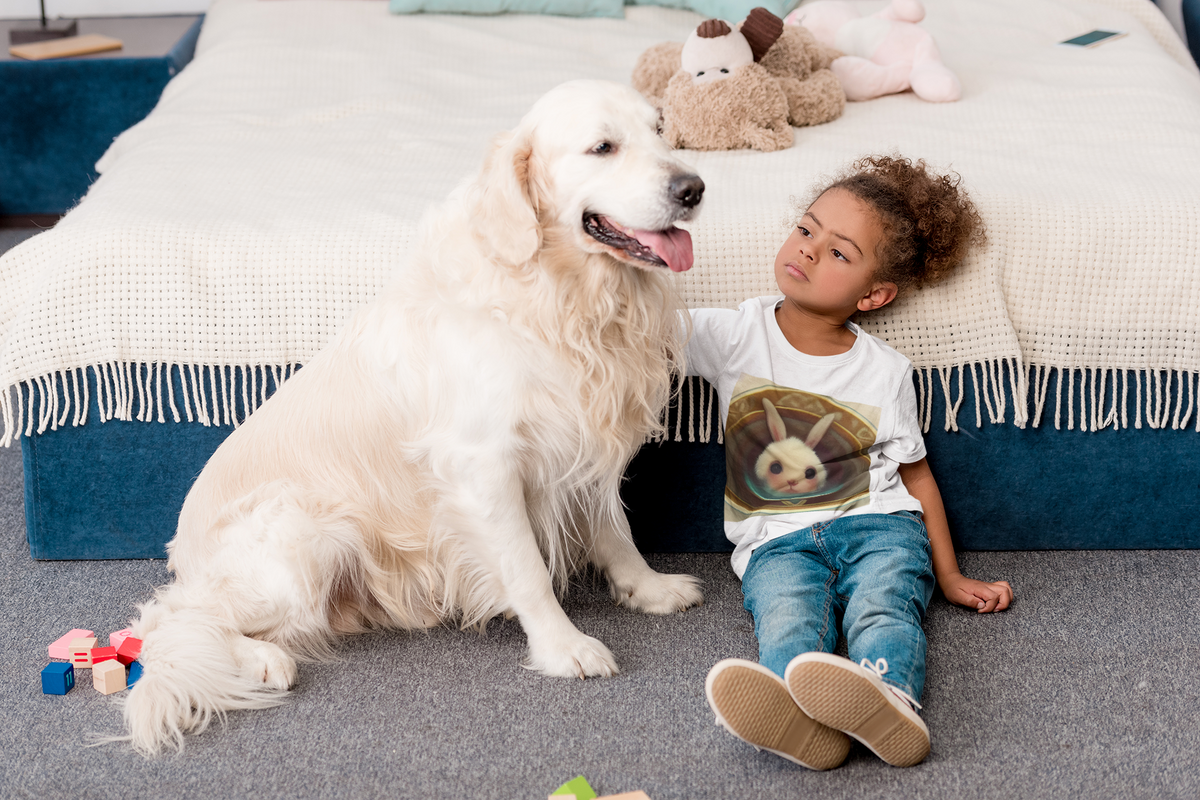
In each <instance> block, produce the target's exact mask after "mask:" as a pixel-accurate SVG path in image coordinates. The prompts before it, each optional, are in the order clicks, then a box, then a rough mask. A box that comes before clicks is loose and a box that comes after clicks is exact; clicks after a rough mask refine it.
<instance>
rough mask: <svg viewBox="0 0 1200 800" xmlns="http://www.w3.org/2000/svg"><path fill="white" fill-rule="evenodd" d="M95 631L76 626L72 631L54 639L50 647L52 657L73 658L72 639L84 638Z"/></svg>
mask: <svg viewBox="0 0 1200 800" xmlns="http://www.w3.org/2000/svg"><path fill="white" fill-rule="evenodd" d="M93 633H94V631H85V630H84V629H83V628H75V629H74V630H72V631H71V632H70V633H65V634H63V635H62V636H60V637H58V638H57V639H55V640H54V643H53V644H51V645H50V647H49V648H48V649H49V651H50V657H51V658H63V659H66V660H68V661H70V660H71V640H72V639H84V638H87V637H88V636H91V635H92V634H93Z"/></svg>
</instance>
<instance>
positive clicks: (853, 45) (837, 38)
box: [784, 0, 962, 103]
mask: <svg viewBox="0 0 1200 800" xmlns="http://www.w3.org/2000/svg"><path fill="white" fill-rule="evenodd" d="M924 18H925V7H924V6H923V5H921V0H892V2H891V4H890V5H889V6H887V8H884V9H883V10H882V11H879V12H877V13H875V14H871V15H870V16H866V17H864V16H862V15H861V14H859V12H858V9H856V8H855V7H854V6H853V5H852V4H850V3H848V2H845V0H814V1H813V2H810V3H806V4H804V5H802V6H800V7H799V8H797V9H796V10H795V11H793V12H792V13H790V14H788V15H787V17H786V18H785V20H784V21H785V22H786V23H787V24H788V25H789V26H791V25H801V26H803V27H805V28H807V29H808V30H810V31H812V33H813V35H814V36H815V37H816V39H817V41H818V42H821V43H822V44H825V45H826V46H828V47H835V48H837V49H838V50H841V51H842V52H843V53H845V54H846V55H845V56H844V57H842V58H839V59H837V60H836V61H834V62H833V63H832V65H831V66H830V68H831V69H832V70H833V73H834V74H835V75H837V77H838V80H839V81H841V84H842V89H843V90H845V92H846V97H847V99H849V100H870V99H872V98H875V97H881V96H883V95H885V94H896V93H897V92H903V91H905V90H907V89H909V88H911V89H912V90H913V94H915V95H916V96H917V97H919V98H921V99H922V100H928V101H930V102H934V103H946V102H951V101H954V100H957V99H958V98H959V97H961V96H962V85H961V84H960V83H959V81H958V78H957V76H955V74H954V73H953V72H951V71H950V70H949V68H947V67H946V65H945V64H943V63H942V57H941V55H940V54H939V53H938V49H937V45H936V44H934V41H933V36H932V35H930V33H929V32H928V31H926V30H925V29H924V28H922V27H920V26H919V25H917V23H918V22H920V21H921V20H923V19H924Z"/></svg>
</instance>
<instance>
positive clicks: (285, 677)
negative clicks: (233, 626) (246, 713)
mask: <svg viewBox="0 0 1200 800" xmlns="http://www.w3.org/2000/svg"><path fill="white" fill-rule="evenodd" d="M230 644H231V646H232V648H233V657H234V658H235V659H236V660H237V663H238V665H239V666H240V667H241V671H242V675H243V676H245V677H246V678H249V679H250V680H254V681H258V682H261V683H262V686H263V688H264V689H267V690H269V691H276V692H286V691H287V690H288V689H290V688H291V687H292V686H294V685H295V683H296V659H294V658H292V657H291V656H290V655H288V653H286V652H285V651H284V650H283V648H282V647H280V646H279V645H276V644H273V643H271V642H264V641H262V640H261V639H251V638H250V637H249V636H237V637H234V638H233V639H232V640H231V642H230Z"/></svg>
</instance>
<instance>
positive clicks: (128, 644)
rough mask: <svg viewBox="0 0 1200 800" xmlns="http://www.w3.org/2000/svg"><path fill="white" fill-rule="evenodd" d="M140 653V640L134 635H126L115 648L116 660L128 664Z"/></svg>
mask: <svg viewBox="0 0 1200 800" xmlns="http://www.w3.org/2000/svg"><path fill="white" fill-rule="evenodd" d="M141 654H142V640H141V639H139V638H137V637H136V636H127V637H125V640H124V641H122V642H121V645H120V646H119V647H118V648H117V661H120V662H121V663H122V664H125V665H126V666H128V665H129V664H132V663H133V662H134V661H136V660H137V657H138V656H140V655H141Z"/></svg>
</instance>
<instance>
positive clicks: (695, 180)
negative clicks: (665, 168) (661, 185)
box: [671, 175, 704, 208]
mask: <svg viewBox="0 0 1200 800" xmlns="http://www.w3.org/2000/svg"><path fill="white" fill-rule="evenodd" d="M671 197H674V198H675V201H676V202H677V203H679V205H681V206H683V207H684V208H695V207H696V206H698V205H700V200H701V199H703V197H704V181H702V180H700V176H699V175H679V176H677V177H675V178H674V179H673V180H672V181H671Z"/></svg>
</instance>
